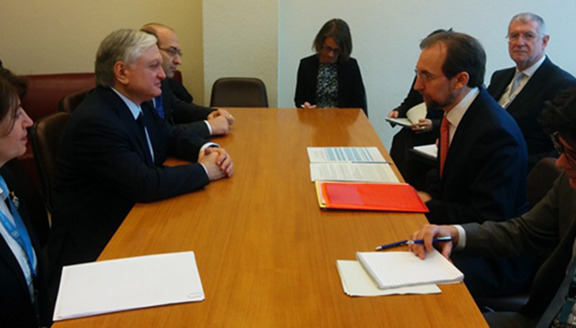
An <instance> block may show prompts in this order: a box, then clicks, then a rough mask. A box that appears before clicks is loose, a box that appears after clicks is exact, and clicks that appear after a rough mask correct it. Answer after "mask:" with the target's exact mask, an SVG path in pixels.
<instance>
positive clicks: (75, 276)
mask: <svg viewBox="0 0 576 328" xmlns="http://www.w3.org/2000/svg"><path fill="white" fill-rule="evenodd" d="M203 300H204V290H203V289H202V282H201V281H200V275H199V274H198V268H197V267H196V259H195V257H194V252H182V253H170V254H160V255H150V256H140V257H132V258H126V259H120V260H111V261H102V262H94V263H86V264H78V265H71V266H66V267H64V269H63V271H62V279H61V281H60V289H59V291H58V299H57V300H56V307H55V309H54V321H58V320H65V319H71V318H79V317H86V316H91V315H97V314H103V313H110V312H117V311H125V310H131V309H138V308H145V307H152V306H158V305H165V304H174V303H184V302H197V301H203Z"/></svg>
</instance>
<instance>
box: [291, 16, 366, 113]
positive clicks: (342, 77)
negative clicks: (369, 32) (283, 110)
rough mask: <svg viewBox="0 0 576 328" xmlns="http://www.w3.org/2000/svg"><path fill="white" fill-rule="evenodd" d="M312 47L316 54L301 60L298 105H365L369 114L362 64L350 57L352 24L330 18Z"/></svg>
mask: <svg viewBox="0 0 576 328" xmlns="http://www.w3.org/2000/svg"><path fill="white" fill-rule="evenodd" d="M312 48H313V49H314V50H315V52H316V53H315V54H314V55H312V56H309V57H306V58H304V59H302V60H300V67H299V68H298V81H297V82H296V95H295V96H294V101H295V103H296V106H297V107H305V108H316V107H318V108H335V107H339V108H362V110H364V113H366V115H368V110H367V107H366V90H365V89H364V83H363V82H362V75H361V74H360V67H359V66H358V62H357V61H356V59H354V58H351V57H350V54H351V53H352V36H351V35H350V28H349V27H348V24H346V22H345V21H343V20H341V19H337V18H335V19H331V20H329V21H328V22H326V24H324V26H322V28H321V29H320V32H318V35H316V38H315V39H314V43H313V46H312Z"/></svg>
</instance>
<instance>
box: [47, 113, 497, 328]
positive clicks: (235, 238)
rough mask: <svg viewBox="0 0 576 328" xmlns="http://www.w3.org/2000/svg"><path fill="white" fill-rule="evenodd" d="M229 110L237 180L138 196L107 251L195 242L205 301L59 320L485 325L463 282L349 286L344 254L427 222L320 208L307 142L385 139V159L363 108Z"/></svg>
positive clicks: (164, 248)
mask: <svg viewBox="0 0 576 328" xmlns="http://www.w3.org/2000/svg"><path fill="white" fill-rule="evenodd" d="M230 112H231V113H232V114H233V115H234V116H235V118H236V124H234V125H233V126H232V129H231V132H230V134H229V135H228V136H226V137H221V138H216V139H215V140H214V141H215V142H217V143H219V144H220V145H221V146H223V147H224V148H226V149H227V151H228V152H229V153H230V155H231V156H232V158H233V160H234V166H235V171H234V176H233V177H232V178H230V179H225V180H221V181H216V182H213V183H211V184H210V185H208V186H207V187H206V188H205V190H201V191H198V192H194V193H190V194H187V195H183V196H179V197H175V198H173V199H168V200H164V201H160V202H155V203H150V204H137V205H136V206H135V207H134V209H133V210H132V211H131V212H130V214H129V215H128V217H127V218H126V219H125V221H124V223H123V224H122V226H121V227H120V228H119V230H118V231H117V232H116V234H115V235H114V237H113V238H112V240H111V241H110V243H109V244H108V246H107V247H106V249H105V250H104V252H103V253H102V254H101V256H100V258H99V260H108V259H115V258H123V257H130V256H139V255H148V254H157V253H167V252H181V251H190V250H192V251H194V253H195V255H196V261H197V265H198V269H199V272H200V277H201V279H202V285H203V287H204V292H205V295H206V300H205V301H203V302H199V303H186V304H178V305H169V306H161V307H155V308H149V309H140V310H133V311H126V312H119V313H112V314H106V315H100V316H95V317H88V318H81V319H75V320H69V321H62V322H58V323H56V324H54V326H53V327H54V328H65V327H82V328H90V327H98V328H104V327H122V328H131V327H134V328H144V327H246V328H248V327H250V328H252V327H330V328H332V327H343V328H344V327H346V328H348V327H487V325H486V323H485V321H484V319H483V317H482V315H481V313H480V311H479V310H478V308H477V307H476V306H475V304H474V301H473V300H472V298H471V296H470V294H469V293H468V291H467V290H466V287H465V286H464V284H455V285H442V286H441V287H440V288H441V289H442V293H441V294H437V295H420V296H419V295H403V296H400V295H397V296H384V297H355V298H352V297H349V296H347V295H345V294H344V292H343V290H342V284H341V282H340V277H339V275H338V272H337V270H336V260H338V259H344V260H347V259H354V257H355V253H356V252H357V251H371V250H373V249H374V247H375V246H377V245H380V244H383V243H390V242H393V241H397V240H401V239H405V238H406V237H407V236H409V234H410V233H411V232H412V231H414V230H416V229H418V228H419V227H420V226H421V225H422V224H423V223H425V222H426V219H425V217H424V215H422V214H407V213H382V212H359V211H323V210H320V209H319V207H318V204H317V201H316V196H315V189H314V184H313V183H312V182H311V181H310V174H309V165H308V164H309V160H308V155H307V152H306V147H308V146H321V147H327V146H356V147H362V146H377V147H378V149H379V150H380V151H381V152H382V154H384V156H385V157H387V158H389V157H388V153H387V152H386V150H385V149H384V146H383V145H382V143H381V141H380V140H379V138H378V136H377V135H376V133H375V132H374V129H373V128H372V126H371V124H370V123H369V121H368V119H367V118H366V116H364V114H363V113H362V111H360V110H353V109H334V110H325V109H324V110H322V109H315V110H306V109H273V108H263V109H254V108H250V109H248V108H234V109H230ZM394 169H395V168H394ZM395 170H396V169H395ZM396 173H397V171H396Z"/></svg>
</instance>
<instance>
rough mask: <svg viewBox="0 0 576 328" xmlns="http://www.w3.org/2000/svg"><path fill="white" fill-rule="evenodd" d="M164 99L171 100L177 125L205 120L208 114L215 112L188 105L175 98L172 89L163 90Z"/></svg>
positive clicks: (192, 104)
mask: <svg viewBox="0 0 576 328" xmlns="http://www.w3.org/2000/svg"><path fill="white" fill-rule="evenodd" d="M163 92H164V93H165V94H163V96H164V97H170V98H171V100H172V101H171V110H172V119H173V120H174V123H176V124H184V123H190V122H196V121H202V120H205V119H206V117H207V116H208V114H210V113H212V111H214V110H213V109H212V108H208V107H203V106H198V105H196V104H194V103H187V102H184V101H182V100H180V99H179V98H178V97H176V96H174V93H173V92H172V90H171V89H170V88H165V89H164V90H163Z"/></svg>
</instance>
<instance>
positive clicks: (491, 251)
mask: <svg viewBox="0 0 576 328" xmlns="http://www.w3.org/2000/svg"><path fill="white" fill-rule="evenodd" d="M575 112H576V89H574V88H573V89H571V90H570V91H569V92H563V93H561V97H559V98H556V99H555V103H548V104H547V105H546V109H545V110H544V114H543V118H542V122H543V124H544V126H545V128H546V130H548V131H549V132H553V134H552V136H553V140H554V144H556V148H557V150H558V152H559V153H560V154H561V155H560V157H559V158H558V160H557V161H556V165H557V166H558V167H559V168H561V169H563V170H564V171H565V172H564V173H563V174H562V175H561V176H560V177H559V178H558V179H557V180H556V182H555V183H554V186H553V187H552V189H551V190H550V192H549V193H548V195H547V196H546V197H545V198H544V199H543V200H542V201H541V202H540V203H538V204H537V205H536V206H534V207H533V208H532V209H531V210H530V212H528V213H526V214H525V215H523V216H520V217H517V218H515V219H512V220H508V221H504V222H489V221H487V222H484V223H483V224H478V223H468V224H463V225H461V226H436V225H425V226H424V227H422V229H420V230H419V231H416V232H415V233H413V234H412V236H411V237H412V238H414V239H424V241H425V246H424V247H423V246H420V245H414V246H411V250H412V251H413V252H414V253H415V254H416V255H418V256H419V257H420V258H422V259H424V258H425V254H426V252H430V251H432V249H433V247H434V246H436V247H437V248H439V249H440V251H441V252H442V254H443V255H444V256H446V257H449V256H450V254H451V252H452V249H453V246H455V248H454V250H455V253H459V252H458V251H460V250H461V251H462V252H461V253H463V254H474V255H479V256H485V257H496V258H498V257H500V258H501V257H506V256H516V255H541V254H549V255H548V257H547V258H546V261H545V262H544V263H543V264H542V266H541V267H540V268H539V269H538V272H537V274H536V276H535V278H534V281H533V283H532V288H531V291H530V300H529V301H528V303H527V305H526V306H525V307H524V308H523V309H521V310H520V311H519V313H510V312H492V313H485V314H484V315H485V318H486V319H487V321H488V323H489V324H490V327H573V325H574V321H573V320H574V319H575V317H574V310H573V307H574V298H575V296H576V279H575V276H574V274H575V269H576V252H575V250H576V247H575V246H576V244H575V241H576V116H575V115H574V113H575ZM438 236H452V238H453V241H452V243H441V244H440V243H438V244H435V245H434V246H433V245H432V238H435V237H438ZM567 322H570V323H571V324H569V325H567V324H566V323H567ZM552 323H554V325H552Z"/></svg>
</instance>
